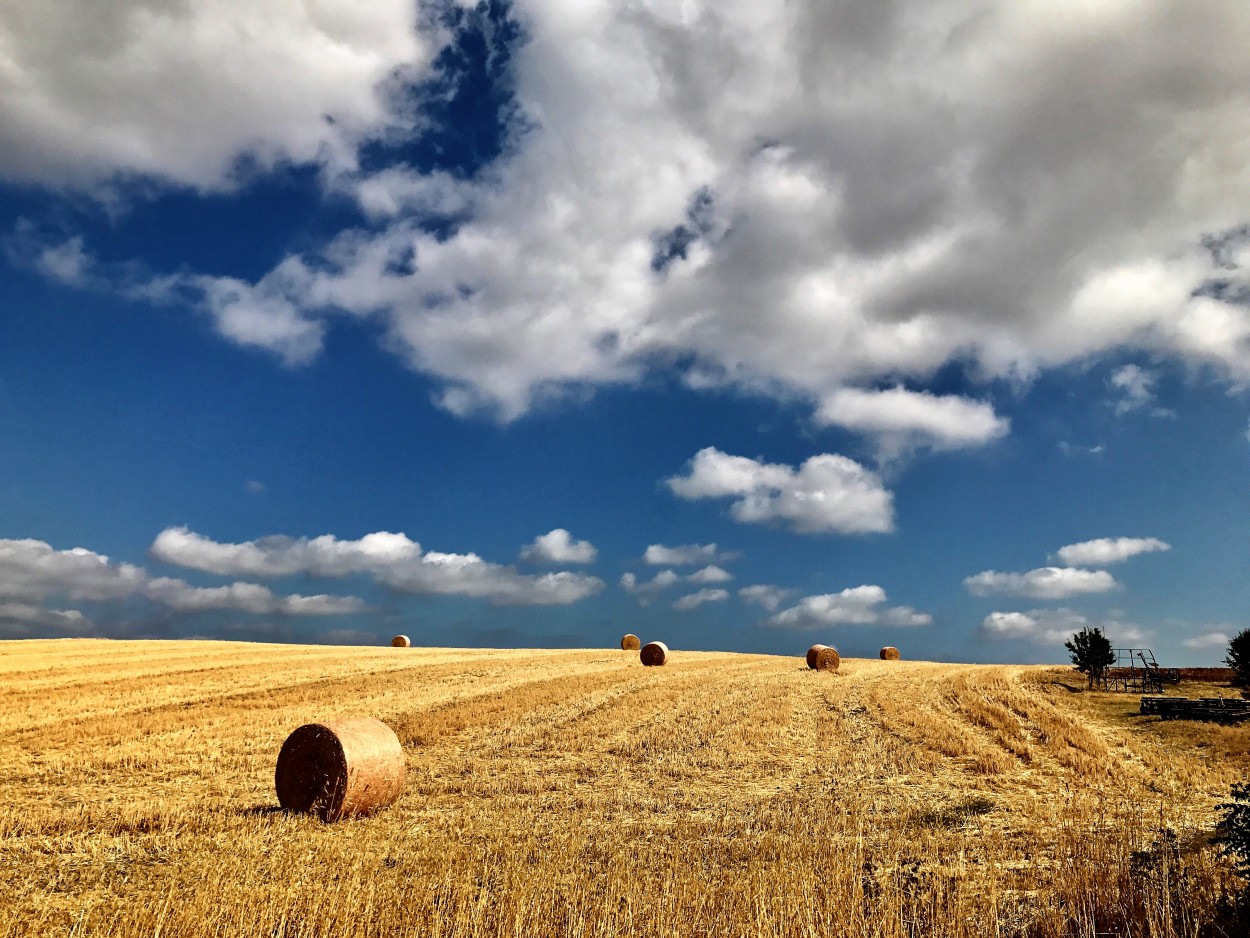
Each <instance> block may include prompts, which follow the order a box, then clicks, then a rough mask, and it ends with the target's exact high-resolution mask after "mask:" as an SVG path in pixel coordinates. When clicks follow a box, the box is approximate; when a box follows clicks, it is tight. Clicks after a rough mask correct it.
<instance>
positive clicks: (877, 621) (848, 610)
mask: <svg viewBox="0 0 1250 938" xmlns="http://www.w3.org/2000/svg"><path fill="white" fill-rule="evenodd" d="M885 601H886V594H885V590H883V589H882V588H881V587H880V586H870V585H865V586H855V587H851V588H849V589H844V590H842V591H841V592H840V593H824V594H822V595H819V596H806V597H804V598H803V599H801V600H800V601H799V602H798V603H797V604H796V605H794V606H791V607H790V608H789V609H783V610H782V611H781V612H778V613H777V614H776V615H774V616H773V617H772V618H770V619H769V620H768V621H769V624H770V625H774V626H778V627H780V628H788V629H815V628H820V627H821V626H830V625H893V626H915V625H929V624H931V623H932V621H933V618H932V616H930V615H928V614H927V613H919V612H916V611H915V610H914V609H912V608H911V607H910V606H897V607H893V608H883V607H882V604H883V603H885Z"/></svg>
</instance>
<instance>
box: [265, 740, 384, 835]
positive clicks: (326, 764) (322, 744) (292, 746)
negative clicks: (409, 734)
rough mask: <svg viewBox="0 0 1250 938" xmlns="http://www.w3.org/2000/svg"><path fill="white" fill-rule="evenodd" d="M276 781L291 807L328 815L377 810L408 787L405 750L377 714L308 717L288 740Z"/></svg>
mask: <svg viewBox="0 0 1250 938" xmlns="http://www.w3.org/2000/svg"><path fill="white" fill-rule="evenodd" d="M274 787H275V788H277V790H278V803H279V804H281V805H282V807H283V808H285V809H286V810H287V811H298V812H301V813H309V814H316V815H317V816H318V817H320V818H321V819H322V820H323V821H337V820H339V819H340V818H345V817H357V816H360V815H365V814H372V813H373V812H374V811H376V810H378V809H379V808H384V807H386V806H387V805H389V804H391V803H392V802H393V801H394V800H395V799H396V798H398V797H399V794H400V792H402V791H403V790H404V750H403V747H402V746H400V744H399V738H398V737H397V736H396V735H395V733H394V731H393V730H391V728H390V727H389V726H387V725H386V724H385V723H383V722H381V721H380V720H375V719H373V717H345V718H343V719H341V720H330V721H327V722H325V723H307V724H305V725H304V726H301V727H300V728H299V729H297V730H296V731H295V732H293V733H292V734H291V735H290V736H288V737H287V738H286V742H284V743H283V744H282V751H281V752H279V753H278V767H277V769H276V771H275V772H274Z"/></svg>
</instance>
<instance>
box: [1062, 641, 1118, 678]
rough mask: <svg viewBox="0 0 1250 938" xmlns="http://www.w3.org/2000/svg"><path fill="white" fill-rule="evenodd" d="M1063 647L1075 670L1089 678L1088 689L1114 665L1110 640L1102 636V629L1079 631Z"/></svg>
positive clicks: (1113, 653)
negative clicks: (1066, 650) (1069, 656)
mask: <svg viewBox="0 0 1250 938" xmlns="http://www.w3.org/2000/svg"><path fill="white" fill-rule="evenodd" d="M1063 647H1064V648H1066V649H1068V653H1069V654H1071V655H1072V664H1073V665H1075V667H1076V669H1077V670H1078V671H1080V672H1081V673H1082V674H1084V675H1085V676H1086V677H1088V678H1089V686H1090V687H1093V686H1094V683H1095V682H1096V681H1100V680H1102V675H1103V672H1104V671H1106V670H1107V668H1109V667H1111V666H1112V665H1113V664H1115V652H1114V651H1112V649H1111V640H1110V639H1109V638H1107V636H1105V635H1103V634H1102V629H1098V628H1094V629H1091V628H1084V629H1081V631H1079V632H1077V633H1076V634H1074V635H1073V636H1072V641H1070V642H1064V643H1063Z"/></svg>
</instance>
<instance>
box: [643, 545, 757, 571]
mask: <svg viewBox="0 0 1250 938" xmlns="http://www.w3.org/2000/svg"><path fill="white" fill-rule="evenodd" d="M739 556H740V555H739V554H736V553H729V552H725V551H721V550H720V549H719V548H717V546H716V545H715V544H681V545H679V546H677V547H666V546H665V545H663V544H652V545H650V546H649V547H648V548H647V549H646V551H644V552H643V555H642V559H643V561H645V562H646V563H649V564H651V565H652V566H654V567H693V566H695V565H696V564H701V563H725V562H727V561H730V560H734V559H736V558H737V557H739Z"/></svg>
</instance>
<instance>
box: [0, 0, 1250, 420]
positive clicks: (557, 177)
mask: <svg viewBox="0 0 1250 938" xmlns="http://www.w3.org/2000/svg"><path fill="white" fill-rule="evenodd" d="M48 4H51V6H48ZM10 7H11V8H12V10H13V11H16V10H19V9H22V6H21V5H20V4H17V5H14V4H10ZM81 7H82V4H81V3H74V2H72V0H48V3H45V4H44V5H43V6H41V15H40V16H37V17H31V16H22V15H19V14H18V13H17V12H10V13H8V14H7V15H3V14H0V17H2V18H0V31H2V33H0V35H3V37H4V38H5V39H7V42H5V43H4V47H5V48H6V49H8V51H9V57H10V59H11V61H10V62H9V68H8V69H7V70H6V72H5V77H4V79H3V81H4V85H2V86H0V101H4V102H6V103H5V104H4V105H3V109H2V110H0V120H2V121H3V124H4V126H5V127H6V129H8V134H7V135H6V143H5V145H4V146H3V147H2V148H0V172H3V173H6V174H7V177H8V178H10V179H37V180H41V181H48V182H56V181H58V180H62V179H67V178H68V179H78V178H91V177H94V176H96V175H98V174H99V173H101V172H104V171H107V170H110V169H122V170H127V171H133V172H141V173H152V174H155V175H158V176H162V177H165V178H169V179H176V180H179V181H183V182H186V183H189V184H192V185H201V186H219V185H222V184H225V182H226V181H228V179H229V177H230V169H229V167H230V166H231V165H232V163H233V161H234V159H235V158H236V156H238V155H239V154H240V153H245V152H246V153H248V154H249V155H250V156H251V157H252V158H253V159H254V160H258V161H259V162H260V163H261V164H262V165H269V164H271V163H273V162H274V161H276V160H279V159H295V160H309V159H323V160H325V161H326V162H329V163H332V164H334V165H337V166H344V167H350V165H351V163H352V157H353V154H352V153H351V152H350V147H351V145H352V142H353V141H354V140H355V139H356V138H357V137H359V136H360V134H361V133H362V132H363V131H362V130H361V128H371V127H377V126H380V125H384V124H386V123H387V122H388V121H389V120H390V119H392V118H393V117H399V116H402V115H399V113H398V112H396V114H395V115H387V114H386V113H384V111H383V108H382V104H381V103H380V102H381V100H382V99H380V98H379V97H378V96H377V95H376V93H375V88H376V86H377V83H378V81H379V80H380V79H381V78H382V77H383V76H386V75H388V74H389V73H390V72H391V71H392V70H393V69H395V68H396V67H397V66H398V65H400V64H401V63H405V64H404V67H405V68H407V69H409V70H412V69H413V68H414V67H415V69H417V70H419V69H420V68H422V67H424V66H425V64H426V63H428V61H429V59H430V54H431V51H432V49H431V46H432V45H433V46H434V47H436V46H437V41H436V40H435V38H434V37H430V38H422V37H420V36H418V35H417V34H415V33H414V31H413V30H412V29H411V28H410V26H411V21H412V19H413V12H412V7H411V6H410V5H409V3H407V2H401V0H385V2H381V3H376V4H369V5H360V4H355V5H349V4H347V3H345V2H340V3H332V0H320V2H318V3H316V4H272V3H267V4H253V3H245V2H244V0H233V2H230V3H226V4H222V3H216V4H214V3H209V2H208V0H189V2H187V3H184V4H181V5H179V6H177V7H176V8H173V9H167V7H168V5H164V6H160V5H157V4H155V3H153V2H152V0H146V2H142V3H138V4H132V5H129V6H124V5H119V4H94V5H92V10H91V12H90V15H89V18H88V19H87V20H85V21H84V20H83V16H84V15H85V14H83V13H82V9H81ZM97 8H98V9H97ZM45 10H46V11H47V12H45ZM513 12H514V14H515V16H516V17H517V19H518V20H519V22H520V24H521V26H522V28H523V30H524V32H525V33H526V35H527V37H528V40H529V41H527V42H523V43H520V44H518V45H517V47H516V48H515V49H514V50H513V57H512V60H511V69H512V74H511V86H512V87H513V88H514V90H515V95H516V103H517V105H518V114H519V119H518V120H517V121H515V123H514V125H513V126H512V128H511V135H510V137H509V139H508V141H507V147H506V150H505V156H503V157H501V158H500V159H499V160H498V161H497V162H496V163H495V164H493V165H492V166H490V167H488V168H487V170H486V171H484V172H482V173H481V174H479V175H478V176H477V177H470V178H469V179H466V180H455V179H450V178H448V177H447V175H446V174H445V173H433V174H430V175H428V176H423V175H421V174H419V173H416V172H414V171H411V170H397V169H395V168H393V167H392V168H388V169H384V170H381V171H379V172H376V173H370V172H346V173H343V174H340V175H339V176H338V177H336V179H335V183H336V185H339V186H341V187H343V189H344V190H346V191H351V192H354V193H355V194H356V196H357V198H358V199H359V201H360V202H361V203H362V205H364V206H365V207H366V210H367V211H368V212H369V213H370V214H371V215H372V216H373V217H374V218H375V219H379V220H380V223H379V224H378V225H377V226H376V227H371V228H369V229H367V230H361V231H354V232H348V233H345V234H344V235H343V236H342V237H340V238H339V239H337V240H336V241H335V242H334V243H333V244H331V245H329V246H328V247H327V248H326V249H325V250H324V251H319V252H312V254H313V255H314V256H311V257H309V258H308V259H307V263H306V264H305V265H304V266H305V270H304V271H303V272H302V273H301V275H300V276H299V277H294V278H291V279H290V281H289V282H288V283H287V284H285V285H283V286H282V287H281V289H279V287H278V286H277V285H275V284H272V283H269V284H266V285H265V286H264V287H263V288H261V289H260V294H261V296H260V299H263V300H265V301H267V302H264V303H261V302H259V301H258V299H257V298H256V297H254V296H253V297H247V296H244V294H245V293H246V291H244V290H242V289H241V288H240V287H239V286H238V285H237V284H232V283H230V282H229V281H223V284H222V287H223V289H224V290H225V291H226V292H227V293H230V292H231V291H233V292H234V294H236V295H237V296H238V299H237V301H235V302H232V303H225V304H224V305H222V306H221V308H220V311H219V315H218V327H219V328H220V329H222V331H223V333H225V334H227V335H230V336H231V337H232V338H233V339H234V340H236V341H241V342H247V343H252V344H265V343H268V344H269V345H270V346H271V347H274V348H275V349H276V350H278V351H279V352H280V354H282V355H284V356H285V357H287V358H288V359H289V360H293V361H294V360H301V359H302V357H304V356H306V355H308V354H310V350H312V349H315V348H316V346H317V344H318V343H319V341H320V334H319V331H318V329H319V327H317V326H315V325H310V324H309V322H308V321H309V320H310V319H312V318H314V317H315V315H320V314H321V312H322V311H324V310H328V309H336V310H339V311H340V313H338V314H340V315H348V316H358V317H371V318H375V319H376V320H378V321H379V323H380V325H381V328H382V330H383V331H384V332H385V341H386V343H387V344H388V347H393V348H396V349H398V350H399V352H400V354H402V355H403V357H404V358H405V360H406V361H407V362H408V363H409V364H410V365H411V366H412V367H413V368H415V369H418V370H420V371H422V372H425V373H427V374H430V375H432V376H434V377H435V378H436V379H438V380H439V381H441V382H442V384H443V388H444V389H443V391H442V392H441V395H440V401H441V403H442V404H443V405H444V406H445V407H447V408H449V409H450V410H452V411H453V412H456V413H468V412H471V411H474V410H476V409H479V408H481V409H485V410H487V411H490V412H492V413H494V414H495V415H496V416H497V417H499V418H501V419H505V420H506V419H511V418H514V417H516V416H517V415H519V414H521V413H524V412H525V411H526V410H527V409H529V408H530V407H531V406H533V405H534V403H535V402H537V401H541V400H544V399H547V398H550V397H552V396H557V395H559V394H560V393H562V392H567V391H569V390H579V389H582V388H585V387H587V386H595V385H602V384H609V383H620V382H632V381H636V380H638V379H639V378H640V377H642V376H643V375H644V374H645V373H646V371H647V370H648V369H649V368H650V367H652V365H651V364H650V363H652V362H657V361H673V360H674V359H681V360H685V361H688V362H690V363H691V364H690V365H689V367H688V369H687V372H686V377H687V380H688V381H689V382H690V383H691V384H692V385H695V386H701V387H706V386H713V385H724V384H733V385H738V386H741V387H745V388H749V389H752V390H756V391H764V392H768V393H774V392H775V393H778V394H781V395H785V396H788V397H793V396H794V395H796V394H797V395H799V396H801V397H805V398H807V399H809V400H812V401H817V402H819V401H822V400H824V399H826V398H827V397H829V396H830V395H832V394H834V393H835V392H836V391H837V390H838V389H839V388H843V387H846V386H857V385H859V386H862V385H865V384H870V383H872V382H874V381H880V380H900V379H914V380H916V381H925V380H927V379H928V378H930V377H931V376H932V375H933V374H934V372H935V371H936V370H937V369H939V368H940V367H941V366H943V365H944V364H947V363H950V362H959V363H961V364H966V365H968V366H969V369H968V370H969V372H970V373H971V374H972V375H973V376H974V377H975V378H984V379H989V378H994V377H1007V378H1012V379H1018V378H1028V377H1029V376H1031V375H1032V374H1034V373H1035V372H1036V371H1037V370H1038V369H1040V368H1044V367H1047V366H1052V365H1056V364H1060V363H1065V362H1072V361H1082V360H1088V359H1090V358H1092V357H1095V356H1097V355H1098V354H1100V353H1105V352H1107V351H1110V350H1121V349H1125V348H1129V349H1141V350H1144V351H1146V352H1148V353H1151V354H1157V355H1171V356H1175V357H1180V358H1183V359H1186V360H1189V361H1192V362H1198V363H1211V364H1214V365H1216V366H1217V367H1219V368H1221V369H1223V370H1224V371H1225V372H1226V373H1227V374H1228V375H1229V376H1230V377H1232V378H1233V379H1234V380H1239V381H1245V380H1247V379H1250V309H1247V308H1246V307H1245V306H1243V305H1240V304H1238V303H1237V302H1235V301H1233V300H1232V299H1231V298H1230V297H1228V296H1225V295H1224V294H1223V293H1221V292H1220V291H1218V290H1213V289H1205V290H1204V288H1205V287H1206V285H1208V284H1210V283H1211V282H1212V281H1213V280H1214V277H1213V275H1214V273H1215V265H1214V264H1213V263H1212V260H1211V258H1210V257H1209V256H1208V255H1207V254H1205V253H1203V252H1202V251H1199V250H1198V249H1197V245H1198V243H1199V240H1200V238H1201V237H1202V235H1204V234H1206V233H1211V232H1222V231H1228V230H1230V229H1233V228H1235V227H1236V226H1237V225H1239V224H1241V223H1243V222H1244V220H1245V219H1244V209H1243V208H1242V206H1244V205H1246V204H1247V203H1250V144H1247V141H1246V139H1245V136H1244V134H1242V133H1241V131H1240V126H1241V122H1240V120H1239V117H1240V116H1241V114H1242V112H1243V110H1244V104H1243V102H1242V100H1241V97H1240V89H1242V88H1245V87H1248V86H1250V58H1248V57H1247V56H1245V54H1244V50H1245V48H1246V46H1247V42H1248V41H1250V9H1247V8H1246V6H1245V5H1244V4H1237V3H1222V4H1221V3H1217V4H1204V5H1202V6H1201V8H1197V9H1189V8H1188V7H1187V8H1186V9H1184V10H1181V9H1180V8H1178V7H1177V6H1176V5H1170V4H1164V3H1146V4H1129V3H1120V4H1114V5H1113V4H1102V3H1100V4H1083V3H1076V2H1074V0H1064V2H1062V3H1060V4H1059V5H1058V6H1056V5H1055V4H1053V3H1041V2H1033V0H1027V2H1020V3H1010V4H990V3H986V2H982V0H969V2H967V3H939V4H934V3H931V2H928V0H900V2H897V3H888V4H877V5H875V6H874V7H873V9H872V10H870V11H868V12H864V10H862V9H860V8H859V7H855V6H853V5H851V6H848V5H845V4H828V3H822V2H819V0H806V2H800V3H794V4H782V3H777V2H763V3H761V2H757V0H717V2H715V3H712V2H709V0H691V2H689V3H683V4H675V3H659V2H651V3H644V4H627V5H611V4H602V3H588V4H583V5H580V6H579V7H578V8H577V9H572V8H570V6H569V5H568V4H564V3H559V2H555V0H517V2H516V3H515V4H514V5H513ZM235 24H237V25H235ZM252 36H263V37H264V42H260V41H257V40H253V39H250V38H249V37H252ZM275 37H277V38H275ZM1112 47H1114V48H1115V49H1116V50H1117V52H1116V55H1115V56H1114V58H1113V60H1108V57H1107V55H1106V50H1107V49H1108V48H1112ZM188 101H196V102H197V106H196V107H188V106H187V102H188ZM326 114H330V115H333V116H334V117H335V118H336V120H335V123H334V124H333V125H330V124H329V123H328V122H326V121H325V120H324V119H323V116H324V115H326ZM343 128H347V129H343ZM345 151H346V152H345ZM323 153H326V154H327V155H325V156H322V154H323ZM447 206H452V207H454V209H455V211H457V212H463V213H464V214H465V216H466V218H465V221H464V223H463V224H461V225H460V226H459V227H458V228H456V229H455V230H454V231H452V232H451V233H450V234H446V233H445V232H439V233H437V234H435V233H431V232H429V231H427V230H425V229H423V227H422V225H421V220H422V218H421V213H423V212H425V211H430V210H435V211H439V210H445V208H446V207H447ZM405 251H411V252H413V253H414V255H415V262H414V264H413V265H411V267H412V269H404V270H397V269H394V265H393V264H391V263H390V260H391V259H393V258H394V257H395V256H397V254H399V253H400V252H405ZM1227 253H1228V256H1229V258H1230V260H1228V261H1227V262H1226V264H1231V265H1232V269H1231V270H1229V271H1226V272H1225V273H1226V275H1227V276H1226V279H1228V278H1236V277H1240V276H1244V274H1243V267H1242V266H1241V265H1243V260H1242V255H1241V254H1240V253H1236V252H1227ZM321 255H324V257H322V256H321ZM293 260H296V261H300V260H301V259H300V258H294V259H293ZM326 260H329V261H330V262H329V263H326V262H325V261H326ZM252 286H256V285H255V284H253V285H252ZM203 289H205V290H208V292H212V289H211V288H210V287H209V285H208V283H207V282H205V284H204V286H203ZM265 320H273V322H272V323H271V324H269V325H266V324H265Z"/></svg>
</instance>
